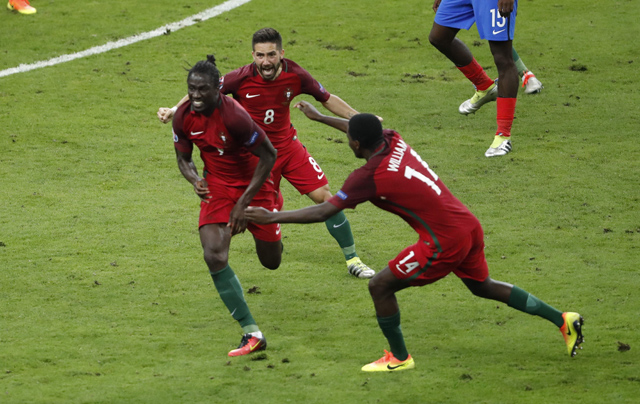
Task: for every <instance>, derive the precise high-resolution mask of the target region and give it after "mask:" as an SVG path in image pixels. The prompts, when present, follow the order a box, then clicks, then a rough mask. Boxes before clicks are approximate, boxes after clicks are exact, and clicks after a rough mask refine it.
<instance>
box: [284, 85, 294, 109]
mask: <svg viewBox="0 0 640 404" xmlns="http://www.w3.org/2000/svg"><path fill="white" fill-rule="evenodd" d="M284 98H285V99H286V102H283V103H282V105H287V104H289V103H290V102H291V98H293V90H291V88H289V87H287V89H286V90H284Z"/></svg>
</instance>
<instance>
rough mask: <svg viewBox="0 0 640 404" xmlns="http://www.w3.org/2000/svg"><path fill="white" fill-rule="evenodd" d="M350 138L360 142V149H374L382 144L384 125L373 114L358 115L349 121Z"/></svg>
mask: <svg viewBox="0 0 640 404" xmlns="http://www.w3.org/2000/svg"><path fill="white" fill-rule="evenodd" d="M349 136H351V139H353V140H357V141H358V142H360V147H362V148H365V149H373V148H375V147H376V146H377V145H379V144H380V142H382V139H383V137H382V123H380V120H379V119H378V117H377V116H375V115H373V114H357V115H354V116H352V117H351V119H349Z"/></svg>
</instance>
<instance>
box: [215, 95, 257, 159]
mask: <svg viewBox="0 0 640 404" xmlns="http://www.w3.org/2000/svg"><path fill="white" fill-rule="evenodd" d="M225 98H226V101H227V102H228V104H227V106H228V107H227V108H225V111H224V114H222V116H223V119H224V125H225V127H226V128H227V130H228V131H229V134H230V135H231V136H233V137H234V138H235V139H237V140H238V142H239V143H241V144H242V145H243V146H244V147H246V148H247V149H248V150H249V151H251V150H253V149H255V148H256V147H258V145H260V143H262V142H264V140H265V139H266V138H267V135H266V134H265V133H264V131H263V130H262V128H260V127H259V126H258V125H257V124H256V123H255V122H254V121H253V119H251V117H250V116H249V113H248V112H247V111H245V110H244V108H242V106H240V104H238V103H237V102H236V101H235V100H233V99H232V98H229V97H225Z"/></svg>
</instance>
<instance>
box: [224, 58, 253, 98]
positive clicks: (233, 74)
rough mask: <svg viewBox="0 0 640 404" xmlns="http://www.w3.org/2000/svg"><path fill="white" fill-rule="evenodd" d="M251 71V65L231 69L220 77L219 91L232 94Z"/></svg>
mask: <svg viewBox="0 0 640 404" xmlns="http://www.w3.org/2000/svg"><path fill="white" fill-rule="evenodd" d="M251 72H252V66H251V65H246V66H242V67H240V68H238V69H235V70H232V71H230V72H229V73H227V74H225V75H224V76H222V77H220V92H221V93H222V94H225V95H234V94H235V93H236V92H237V91H238V89H239V88H240V84H242V81H243V80H244V79H245V78H247V77H248V76H249V75H250V73H251Z"/></svg>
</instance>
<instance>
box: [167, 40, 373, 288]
mask: <svg viewBox="0 0 640 404" xmlns="http://www.w3.org/2000/svg"><path fill="white" fill-rule="evenodd" d="M252 46H253V52H252V53H251V54H252V56H253V63H251V64H248V65H246V66H243V67H241V68H239V69H236V70H234V71H232V72H230V73H228V74H226V75H225V76H224V77H223V78H222V80H221V81H220V91H221V92H222V93H223V94H231V95H233V98H234V99H235V100H236V101H238V102H239V103H240V105H242V106H243V107H244V108H245V109H246V110H247V112H248V113H249V115H251V118H253V120H254V121H255V122H256V123H257V124H258V125H259V126H260V127H261V128H262V129H263V130H264V131H265V132H266V134H267V136H268V137H269V139H270V140H271V143H273V146H274V147H275V148H276V150H277V151H278V158H277V160H276V163H275V165H274V167H273V170H272V173H271V174H272V177H273V180H274V182H275V186H276V189H278V190H279V189H280V179H281V177H284V178H286V179H287V180H288V181H289V182H290V183H291V185H293V186H294V187H295V188H296V189H297V190H298V192H300V194H301V195H302V194H304V195H307V196H308V197H309V198H311V200H313V201H314V202H315V203H317V204H318V203H322V202H324V201H326V200H328V199H329V198H331V191H330V188H329V183H328V181H327V177H326V176H325V173H324V171H322V168H320V165H318V163H317V162H316V161H315V160H314V159H313V157H311V155H310V154H309V152H308V151H307V149H306V148H305V147H304V146H303V145H302V143H301V142H300V140H299V139H298V135H297V132H296V129H295V128H294V127H293V124H292V123H291V117H290V111H289V109H290V104H291V101H292V100H293V99H294V98H295V97H296V96H297V95H299V94H309V95H311V96H313V97H314V98H315V99H316V100H317V101H319V102H321V103H322V105H323V106H324V107H325V108H327V109H328V110H329V111H331V112H332V113H334V114H336V115H338V116H341V117H344V118H348V117H350V116H353V115H355V114H357V111H356V110H354V109H353V108H351V107H350V106H349V105H348V104H347V103H346V102H344V101H343V100H342V99H340V98H339V97H337V96H336V95H334V94H330V93H329V92H328V91H327V90H325V88H324V87H322V85H321V84H320V83H318V82H317V81H316V80H315V79H314V78H313V77H312V76H311V75H310V74H309V73H308V72H307V71H306V70H304V69H303V68H302V67H300V66H299V65H297V64H296V63H295V62H293V61H292V60H289V59H285V58H284V49H282V37H281V36H280V33H279V32H278V31H276V30H275V29H273V28H263V29H260V30H258V31H257V32H256V33H254V34H253V41H252ZM184 101H186V97H185V98H183V99H182V100H181V101H180V102H179V103H178V105H180V104H181V103H182V102H184ZM176 108H177V107H173V108H160V109H159V110H158V118H159V119H160V120H161V121H162V122H168V121H169V120H170V119H171V117H172V116H173V111H174V110H175V109H176ZM325 225H326V227H327V229H328V230H329V233H330V234H331V235H332V236H333V238H334V239H335V240H336V241H337V242H338V244H339V245H340V248H341V249H342V252H343V254H344V257H345V260H346V263H347V269H348V271H349V273H350V274H351V275H353V276H355V277H358V278H371V277H372V276H373V275H375V272H374V271H373V270H372V269H371V268H369V267H367V266H366V265H365V264H364V263H363V262H362V261H361V260H360V258H359V257H358V254H357V253H356V247H355V242H354V240H353V234H352V233H351V225H350V224H349V221H348V220H347V217H346V216H345V215H344V213H343V212H341V211H339V212H336V214H335V215H334V216H331V217H328V218H327V220H326V221H325Z"/></svg>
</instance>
